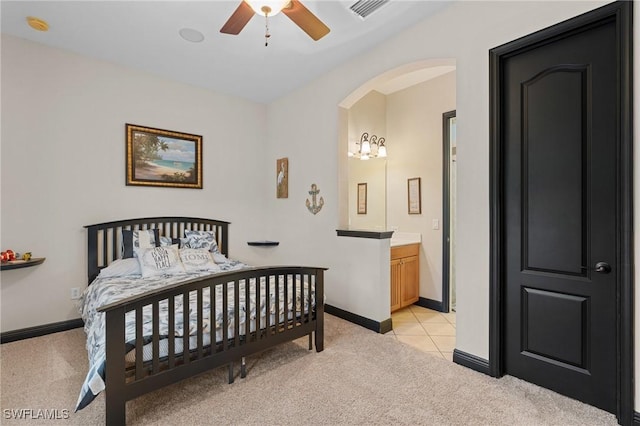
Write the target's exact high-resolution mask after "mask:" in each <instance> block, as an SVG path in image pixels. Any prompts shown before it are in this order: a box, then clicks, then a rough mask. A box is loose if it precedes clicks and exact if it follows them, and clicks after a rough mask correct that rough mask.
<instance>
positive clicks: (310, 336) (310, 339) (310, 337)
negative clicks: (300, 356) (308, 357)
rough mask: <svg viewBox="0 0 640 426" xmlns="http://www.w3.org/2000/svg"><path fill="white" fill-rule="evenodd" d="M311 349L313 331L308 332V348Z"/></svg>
mask: <svg viewBox="0 0 640 426" xmlns="http://www.w3.org/2000/svg"><path fill="white" fill-rule="evenodd" d="M311 349H313V333H309V350H311Z"/></svg>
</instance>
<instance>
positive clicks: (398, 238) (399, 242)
mask: <svg viewBox="0 0 640 426" xmlns="http://www.w3.org/2000/svg"><path fill="white" fill-rule="evenodd" d="M421 242H422V235H420V234H419V233H414V232H397V231H396V232H394V233H393V235H392V236H391V242H390V244H389V245H390V246H391V247H397V246H406V245H408V244H420V243H421Z"/></svg>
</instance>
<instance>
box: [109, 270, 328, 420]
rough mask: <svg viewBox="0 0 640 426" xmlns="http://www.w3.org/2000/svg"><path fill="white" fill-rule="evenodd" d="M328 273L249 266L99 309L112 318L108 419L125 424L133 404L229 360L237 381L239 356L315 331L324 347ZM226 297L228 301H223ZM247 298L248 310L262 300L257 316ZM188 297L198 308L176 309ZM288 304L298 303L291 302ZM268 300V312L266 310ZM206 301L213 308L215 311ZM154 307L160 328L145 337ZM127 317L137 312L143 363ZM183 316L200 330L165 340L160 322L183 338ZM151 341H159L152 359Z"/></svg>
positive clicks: (319, 347)
mask: <svg viewBox="0 0 640 426" xmlns="http://www.w3.org/2000/svg"><path fill="white" fill-rule="evenodd" d="M325 270H326V268H317V267H301V266H284V267H265V268H250V269H242V270H239V271H235V272H226V273H221V274H215V275H210V276H206V277H201V278H198V279H194V280H191V281H188V282H182V283H180V284H176V285H172V286H168V287H164V288H162V289H158V290H154V291H151V292H148V293H145V294H141V295H137V296H133V297H129V298H127V299H124V300H121V301H118V302H116V303H111V304H109V305H106V306H103V307H101V308H100V309H99V311H100V312H104V313H105V315H106V358H107V363H106V383H107V389H106V415H107V418H106V420H107V424H109V425H111V424H124V423H125V419H126V416H125V405H126V401H128V400H130V399H133V398H135V397H137V396H140V395H143V394H145V393H148V392H151V391H153V390H156V389H159V388H160V387H163V386H166V385H169V384H171V383H175V382H178V381H180V380H183V379H185V378H188V377H191V376H194V375H196V374H199V373H202V372H204V371H207V370H209V369H212V368H216V367H220V366H223V365H228V366H229V381H230V382H232V381H233V374H234V372H233V363H234V361H236V360H240V359H241V358H243V357H245V356H247V355H251V354H253V353H256V352H260V351H262V350H265V349H268V348H270V347H272V346H274V345H277V344H279V343H282V342H286V341H291V340H294V339H297V338H299V337H303V336H305V335H308V336H309V349H311V348H312V334H315V347H316V351H317V352H320V351H322V350H323V349H324V318H323V317H324V304H323V301H324V271H325ZM281 283H284V284H281ZM298 283H299V284H300V285H297V284H298ZM218 294H220V295H221V300H218V299H217V295H218ZM243 298H244V300H245V305H244V306H248V307H250V306H251V304H250V300H252V298H253V300H255V301H256V309H255V315H252V312H251V309H244V310H242V309H238V307H239V306H242V305H241V299H243ZM186 300H189V301H190V302H191V304H190V306H191V308H192V309H191V313H190V312H189V311H190V309H183V310H182V312H178V313H176V309H175V308H176V306H177V305H178V304H179V303H182V302H183V301H186ZM298 300H299V301H300V303H297V301H298ZM288 301H292V304H291V307H289V303H288ZM263 305H264V307H265V315H264V316H263V315H261V314H260V313H261V309H260V308H261V307H262V306H263ZM165 306H166V310H164V314H163V313H161V311H163V307H165ZM205 306H209V309H208V311H207V310H205V309H204V308H205ZM194 307H195V310H194V309H193V308H194ZM145 309H146V314H147V316H146V319H144V318H145V315H144V314H145V312H144V311H145ZM220 309H221V310H222V311H220ZM149 311H151V323H152V325H151V326H149V325H147V327H148V328H149V327H150V328H151V329H152V333H151V336H143V321H147V322H148V320H149ZM218 312H222V313H225V312H226V313H227V314H226V315H222V324H220V330H219V332H218V330H217V327H216V326H215V323H216V321H215V319H216V318H217V317H218V315H217V313H218ZM127 315H133V316H134V317H135V348H134V349H133V352H134V354H135V361H134V362H131V363H130V365H127V362H126V360H125V356H126V354H127V352H128V351H129V350H130V348H129V347H128V345H127V344H126V343H125V339H126V337H125V336H126V330H125V329H126V325H125V318H126V317H127ZM163 315H164V317H163ZM180 315H181V316H182V317H181V318H179V319H181V320H182V323H183V329H184V328H187V325H188V324H191V325H192V326H193V324H194V318H195V324H196V326H195V331H194V330H193V327H192V328H191V332H190V333H181V334H182V335H181V336H178V337H177V338H166V339H165V338H164V337H165V336H162V335H161V333H160V324H161V323H162V321H166V322H167V324H168V333H167V335H168V336H175V335H176V332H179V331H180V330H178V329H177V328H176V320H177V319H178V318H177V316H180ZM212 318H213V319H214V321H211V319H212ZM211 324H214V325H213V326H210V325H211ZM207 325H209V327H207ZM178 334H180V333H178ZM207 335H208V336H209V339H208V340H209V342H207V339H206V337H207ZM163 340H164V341H163ZM145 344H147V345H151V357H150V359H149V356H147V359H145V357H144V353H143V346H144V345H145ZM161 345H163V347H164V348H166V353H165V352H163V350H161Z"/></svg>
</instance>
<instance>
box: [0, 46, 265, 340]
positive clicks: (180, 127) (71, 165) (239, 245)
mask: <svg viewBox="0 0 640 426" xmlns="http://www.w3.org/2000/svg"><path fill="white" fill-rule="evenodd" d="M1 43H2V64H1V65H2V77H1V78H2V80H1V82H2V133H1V137H2V146H1V156H2V157H1V166H2V171H1V172H2V174H1V177H2V191H1V192H2V193H1V202H2V211H1V229H2V234H1V238H2V239H1V241H0V246H1V247H2V249H3V250H6V249H8V248H12V249H14V250H16V251H19V252H24V251H31V252H32V253H33V255H34V256H36V257H46V258H47V260H46V261H45V263H43V264H42V265H40V266H36V267H32V268H24V269H20V270H12V271H3V272H2V275H1V279H2V283H1V287H0V298H1V311H2V313H1V321H2V324H1V327H2V330H3V331H8V330H15V329H20V328H24V327H31V326H36V325H43V324H48V323H52V322H57V321H64V320H67V319H74V318H78V317H79V314H78V312H77V310H76V308H75V305H74V302H73V301H71V300H70V288H71V287H81V288H84V287H85V286H86V284H87V282H86V281H87V272H86V232H85V230H84V229H83V225H89V224H93V223H98V222H104V221H109V220H118V219H126V218H132V217H149V216H155V215H158V216H162V215H187V216H195V217H212V218H216V219H222V220H228V221H231V222H232V225H231V230H230V231H231V233H230V237H231V238H230V250H231V254H232V255H233V257H235V258H239V259H242V260H245V261H247V262H250V263H254V264H260V263H262V262H263V259H262V257H263V256H264V252H256V251H251V250H250V249H249V248H248V246H247V245H246V241H247V240H250V239H256V238H257V239H261V238H265V237H266V234H264V230H263V227H262V226H261V225H262V224H261V223H260V221H256V211H259V209H258V208H257V207H256V206H260V205H263V204H264V200H265V198H266V196H267V195H266V194H265V192H264V191H263V189H264V188H263V187H262V186H261V185H256V182H261V181H263V180H264V176H265V173H264V170H263V169H265V167H266V166H264V164H265V158H264V155H263V154H264V152H263V146H264V145H263V143H262V142H263V140H264V134H265V128H266V122H265V117H266V107H265V106H264V105H260V104H255V103H252V102H249V101H246V100H241V99H239V98H233V97H229V96H223V95H219V94H216V93H213V92H211V91H207V90H203V89H200V88H196V87H192V86H187V85H184V84H179V83H175V82H171V81H167V80H163V79H161V78H156V77H154V76H152V75H149V74H145V73H141V72H137V71H133V70H130V69H125V68H122V67H119V66H115V65H111V64H109V63H106V62H100V61H95V60H92V59H88V58H85V57H81V56H78V55H75V54H71V53H67V52H64V51H61V50H57V49H52V48H49V47H45V46H42V45H39V44H35V43H32V42H28V41H24V40H21V39H18V38H13V37H10V36H5V35H3V36H2V40H1ZM125 123H134V124H139V125H143V126H149V127H157V128H161V129H168V130H175V131H180V132H187V133H195V134H198V135H202V136H203V178H204V181H203V186H204V189H202V190H198V189H177V188H150V187H134V186H125V164H124V160H125V139H124V137H125ZM247 123H250V125H247ZM274 165H275V162H271V161H268V166H269V167H268V170H269V176H270V177H271V175H272V174H273V168H274V167H275V166H274ZM274 180H275V176H274ZM271 194H275V190H274V191H270V192H269V194H268V195H271Z"/></svg>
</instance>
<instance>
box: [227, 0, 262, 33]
mask: <svg viewBox="0 0 640 426" xmlns="http://www.w3.org/2000/svg"><path fill="white" fill-rule="evenodd" d="M254 14H255V12H254V11H253V9H251V6H249V5H248V4H247V2H245V1H244V0H243V1H241V2H240V6H238V8H237V9H236V11H235V12H233V15H231V17H230V18H229V20H228V21H227V22H225V24H224V26H223V27H222V28H220V32H221V33H225V34H234V35H237V34H239V33H240V31H242V29H243V28H244V26H245V25H247V22H249V20H250V19H251V18H253V15H254Z"/></svg>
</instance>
